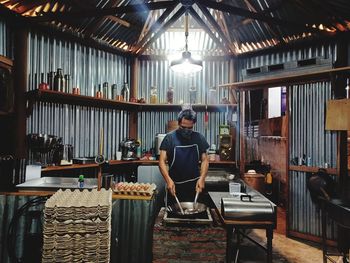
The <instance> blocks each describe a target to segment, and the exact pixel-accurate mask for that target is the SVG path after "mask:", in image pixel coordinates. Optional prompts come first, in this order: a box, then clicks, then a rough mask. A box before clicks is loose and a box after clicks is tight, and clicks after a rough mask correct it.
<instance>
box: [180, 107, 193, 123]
mask: <svg viewBox="0 0 350 263" xmlns="http://www.w3.org/2000/svg"><path fill="white" fill-rule="evenodd" d="M183 118H184V119H185V120H189V121H193V123H196V121H197V114H196V112H195V111H194V110H192V109H185V110H182V111H181V112H180V113H179V115H178V116H177V121H178V123H179V124H180V122H181V120H182V119H183Z"/></svg>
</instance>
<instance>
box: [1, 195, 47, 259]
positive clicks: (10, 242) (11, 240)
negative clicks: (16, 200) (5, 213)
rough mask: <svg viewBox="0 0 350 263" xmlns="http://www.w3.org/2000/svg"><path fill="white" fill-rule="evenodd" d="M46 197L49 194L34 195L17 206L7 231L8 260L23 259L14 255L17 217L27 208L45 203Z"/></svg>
mask: <svg viewBox="0 0 350 263" xmlns="http://www.w3.org/2000/svg"><path fill="white" fill-rule="evenodd" d="M48 197H49V196H39V197H35V198H33V199H31V200H29V201H28V202H26V203H25V204H24V205H22V206H21V207H20V208H18V209H17V211H16V212H15V213H14V215H13V217H12V219H11V222H10V224H9V228H8V231H7V253H8V257H9V259H10V262H12V263H19V262H23V259H21V258H17V255H16V241H17V239H16V234H17V227H18V221H19V219H20V218H21V216H22V215H23V214H24V213H25V212H27V211H28V210H29V208H31V207H34V206H37V205H40V204H43V203H45V202H46V200H47V199H48Z"/></svg>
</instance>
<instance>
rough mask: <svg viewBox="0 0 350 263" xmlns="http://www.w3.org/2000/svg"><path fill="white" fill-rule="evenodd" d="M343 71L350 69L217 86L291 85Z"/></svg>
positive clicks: (349, 68)
mask: <svg viewBox="0 0 350 263" xmlns="http://www.w3.org/2000/svg"><path fill="white" fill-rule="evenodd" d="M344 71H350V67H342V68H334V69H328V70H320V71H316V72H309V73H291V72H286V75H282V76H278V77H270V78H269V77H265V78H259V79H257V80H248V81H242V82H233V83H226V84H221V85H219V87H234V88H237V89H238V90H244V89H247V90H249V89H261V88H263V87H271V86H273V85H283V84H288V85H291V84H297V83H305V82H309V81H314V80H328V79H330V78H331V76H332V74H333V73H340V72H344ZM287 74H288V75H287Z"/></svg>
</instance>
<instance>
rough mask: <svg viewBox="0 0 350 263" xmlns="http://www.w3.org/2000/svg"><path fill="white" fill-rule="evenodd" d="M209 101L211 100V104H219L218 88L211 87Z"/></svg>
mask: <svg viewBox="0 0 350 263" xmlns="http://www.w3.org/2000/svg"><path fill="white" fill-rule="evenodd" d="M208 99H209V101H208V102H209V104H217V103H218V102H217V92H216V87H211V88H210V89H209V95H208Z"/></svg>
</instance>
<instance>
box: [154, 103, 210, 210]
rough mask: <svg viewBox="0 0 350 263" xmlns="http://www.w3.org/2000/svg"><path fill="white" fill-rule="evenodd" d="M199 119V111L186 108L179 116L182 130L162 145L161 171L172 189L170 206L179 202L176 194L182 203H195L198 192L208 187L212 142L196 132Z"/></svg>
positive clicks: (168, 199) (170, 136)
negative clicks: (194, 129)
mask: <svg viewBox="0 0 350 263" xmlns="http://www.w3.org/2000/svg"><path fill="white" fill-rule="evenodd" d="M196 121H197V117H196V113H195V112H194V111H193V110H192V109H185V110H182V111H181V112H180V113H179V115H178V125H179V127H178V129H177V130H174V131H172V132H169V133H168V134H167V135H166V136H165V138H164V139H163V141H162V143H161V145H160V147H159V149H160V156H159V170H160V172H161V174H162V176H163V177H164V180H165V182H166V184H167V190H168V191H167V193H166V196H165V205H166V206H168V205H172V204H174V203H175V202H176V201H175V198H174V197H175V195H176V197H177V198H178V199H179V200H180V202H193V201H194V198H195V195H196V192H198V193H200V192H202V190H203V189H204V186H205V177H206V176H207V172H208V166H209V161H208V156H207V149H208V148H209V144H208V142H207V141H206V139H205V138H204V136H203V135H202V134H200V133H199V132H195V131H193V126H194V124H195V123H196ZM199 161H201V164H200V169H199ZM167 164H168V166H169V170H168V167H167ZM168 193H170V194H168Z"/></svg>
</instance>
